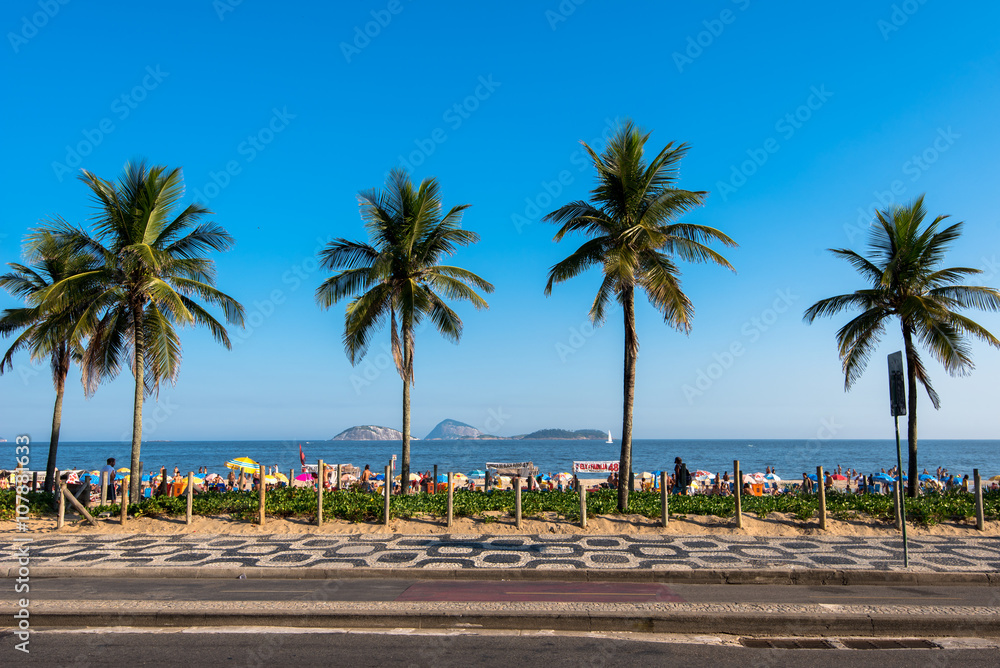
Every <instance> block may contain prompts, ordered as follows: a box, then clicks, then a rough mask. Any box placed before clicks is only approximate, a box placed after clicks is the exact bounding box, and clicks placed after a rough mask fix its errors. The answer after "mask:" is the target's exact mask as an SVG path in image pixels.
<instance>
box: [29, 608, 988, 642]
mask: <svg viewBox="0 0 1000 668" xmlns="http://www.w3.org/2000/svg"><path fill="white" fill-rule="evenodd" d="M31 620H32V627H33V628H79V627H105V628H106V627H116V626H117V627H121V626H126V627H146V628H148V627H156V628H165V627H167V628H173V627H236V626H239V627H247V626H260V627H296V628H369V629H370V628H393V629H398V628H413V629H461V630H466V631H475V630H515V629H516V630H532V631H541V630H555V631H578V632H604V633H610V632H636V633H694V634H706V633H713V634H715V633H718V634H725V635H748V636H767V635H777V636H812V637H815V636H827V637H831V636H860V637H879V636H894V637H917V636H928V635H930V636H935V637H937V636H942V635H946V636H952V637H1000V619H998V618H996V617H983V616H980V617H976V616H962V617H956V616H954V615H927V616H923V615H921V616H911V615H903V614H887V615H867V614H817V613H811V614H804V615H803V614H795V615H789V614H764V615H760V616H750V615H740V614H735V613H721V614H720V613H701V612H684V611H675V612H663V613H650V612H648V611H647V612H641V613H638V614H634V613H630V614H627V615H625V614H615V613H610V612H593V613H587V612H582V613H581V612H575V611H573V612H569V611H537V612H530V611H519V612H516V613H514V612H511V613H504V612H495V613H491V614H477V613H473V614H469V613H468V612H447V611H445V612H423V611H421V612H417V611H385V610H358V611H353V612H344V611H326V612H324V611H317V612H308V613H302V612H301V611H294V612H291V611H289V612H281V611H275V612H252V611H251V612H238V611H201V612H189V613H184V612H173V611H171V612H140V613H136V614H128V613H112V612H109V611H106V610H102V611H87V610H86V609H83V610H81V609H76V610H74V611H67V612H57V611H53V612H34V613H32V616H31Z"/></svg>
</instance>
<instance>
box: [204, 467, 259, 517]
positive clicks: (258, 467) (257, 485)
mask: <svg viewBox="0 0 1000 668" xmlns="http://www.w3.org/2000/svg"><path fill="white" fill-rule="evenodd" d="M257 476H258V477H259V478H260V483H259V484H258V485H257V486H258V487H259V489H260V509H259V512H260V519H259V521H258V524H260V525H261V526H264V514H265V511H264V508H265V506H264V500H265V497H266V494H267V472H266V471H265V470H264V466H263V465H259V466H258V467H257ZM190 481H191V477H190V476H188V484H189V485H190ZM190 499H191V497H190V496H188V503H191V501H190Z"/></svg>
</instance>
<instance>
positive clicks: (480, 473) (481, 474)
mask: <svg viewBox="0 0 1000 668" xmlns="http://www.w3.org/2000/svg"><path fill="white" fill-rule="evenodd" d="M469 477H470V478H485V477H486V471H480V470H479V469H476V470H475V471H470V472H469Z"/></svg>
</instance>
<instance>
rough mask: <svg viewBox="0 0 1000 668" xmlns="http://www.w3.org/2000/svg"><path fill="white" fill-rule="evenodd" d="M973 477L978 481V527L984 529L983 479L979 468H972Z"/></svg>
mask: <svg viewBox="0 0 1000 668" xmlns="http://www.w3.org/2000/svg"><path fill="white" fill-rule="evenodd" d="M972 479H973V481H974V482H975V483H976V528H977V529H978V530H980V531H983V530H984V529H985V528H986V522H985V520H984V518H983V481H982V479H981V478H980V477H979V469H972Z"/></svg>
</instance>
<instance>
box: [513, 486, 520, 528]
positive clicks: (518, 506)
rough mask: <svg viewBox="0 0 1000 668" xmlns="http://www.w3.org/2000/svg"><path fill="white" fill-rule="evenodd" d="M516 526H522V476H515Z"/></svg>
mask: <svg viewBox="0 0 1000 668" xmlns="http://www.w3.org/2000/svg"><path fill="white" fill-rule="evenodd" d="M514 526H516V527H517V528H518V529H520V528H521V476H515V477H514Z"/></svg>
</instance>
